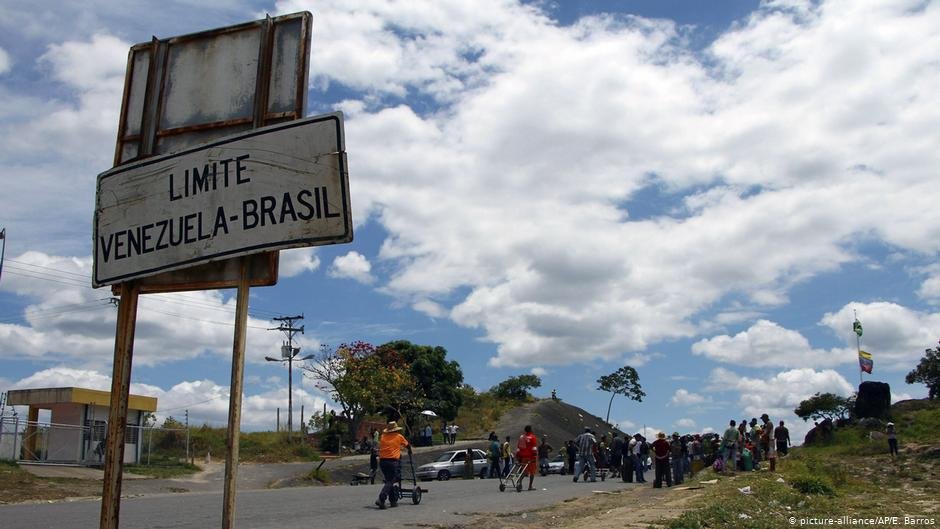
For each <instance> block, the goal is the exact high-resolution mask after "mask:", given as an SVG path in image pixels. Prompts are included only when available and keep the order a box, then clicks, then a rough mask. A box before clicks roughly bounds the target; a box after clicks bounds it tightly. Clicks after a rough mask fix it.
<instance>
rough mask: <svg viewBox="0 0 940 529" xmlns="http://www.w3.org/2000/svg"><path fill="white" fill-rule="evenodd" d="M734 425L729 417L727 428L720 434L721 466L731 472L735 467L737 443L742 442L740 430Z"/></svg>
mask: <svg viewBox="0 0 940 529" xmlns="http://www.w3.org/2000/svg"><path fill="white" fill-rule="evenodd" d="M734 425H735V422H734V419H731V421H730V422H729V423H728V429H727V430H725V434H724V435H723V436H721V454H722V455H721V458H722V460H723V462H724V465H722V468H724V469H725V470H726V471H729V472H733V471H734V469H735V468H736V464H737V451H738V445H739V444H741V445H743V444H744V440H743V439H742V438H741V430H740V429H739V428H735V427H734Z"/></svg>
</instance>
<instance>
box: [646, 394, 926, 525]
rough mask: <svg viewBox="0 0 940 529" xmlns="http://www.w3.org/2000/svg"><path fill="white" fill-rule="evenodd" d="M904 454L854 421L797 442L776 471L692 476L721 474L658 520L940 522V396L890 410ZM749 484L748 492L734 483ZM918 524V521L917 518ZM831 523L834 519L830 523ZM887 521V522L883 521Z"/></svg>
mask: <svg viewBox="0 0 940 529" xmlns="http://www.w3.org/2000/svg"><path fill="white" fill-rule="evenodd" d="M894 413H895V416H894V422H895V423H896V424H897V425H898V438H899V441H900V444H901V455H900V456H899V457H897V458H891V456H890V455H888V450H887V442H886V441H885V440H883V439H875V440H872V439H870V437H869V431H868V430H866V429H864V428H862V427H858V426H851V427H846V428H841V429H838V430H837V431H836V432H835V436H834V439H833V440H832V442H830V443H826V444H823V445H815V446H807V447H800V448H796V449H794V450H792V451H791V452H790V455H789V456H787V457H785V458H781V459H779V460H778V463H777V471H776V472H770V471H768V470H766V468H767V466H766V463H762V470H759V471H755V472H737V473H736V474H735V475H719V474H716V473H715V472H714V471H712V470H710V469H709V470H706V471H704V472H701V473H699V474H697V475H696V476H695V478H694V480H693V483H695V484H697V483H698V482H699V481H705V480H710V479H714V478H718V483H717V484H715V485H705V486H706V487H709V490H708V491H707V493H706V494H704V495H703V496H702V497H701V498H699V499H698V500H696V501H695V503H694V504H693V506H692V508H690V509H688V510H687V511H686V512H685V513H683V514H682V515H681V516H680V517H678V518H676V519H674V520H671V521H668V522H663V523H660V524H659V525H661V526H666V527H669V528H670V529H698V528H705V527H709V528H714V527H721V528H726V527H727V528H731V529H736V528H741V529H744V528H758V529H761V528H772V527H774V528H775V527H798V526H799V525H800V521H801V520H803V521H804V525H807V524H809V523H810V521H811V520H813V519H816V520H820V519H835V520H836V522H835V523H836V524H838V521H839V519H842V518H843V517H847V518H846V519H845V520H844V524H845V525H852V520H853V519H854V520H859V519H878V518H879V517H895V516H896V517H898V518H899V519H900V520H901V522H899V523H904V520H905V516H907V517H911V518H921V519H924V518H928V519H929V518H933V519H934V524H936V523H938V522H940V501H938V498H940V474H938V470H940V465H938V457H937V456H938V453H940V402H937V403H931V404H929V405H926V406H921V407H917V409H904V408H902V409H900V410H894ZM745 487H750V493H749V494H744V493H742V492H741V491H740V490H739V489H742V488H745ZM922 523H923V522H922ZM830 525H832V524H830ZM880 525H881V526H887V525H891V523H890V522H888V523H885V524H880Z"/></svg>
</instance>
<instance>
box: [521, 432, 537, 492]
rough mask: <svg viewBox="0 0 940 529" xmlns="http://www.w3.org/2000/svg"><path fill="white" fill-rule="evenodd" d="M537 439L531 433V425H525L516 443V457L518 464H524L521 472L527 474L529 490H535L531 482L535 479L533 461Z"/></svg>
mask: <svg viewBox="0 0 940 529" xmlns="http://www.w3.org/2000/svg"><path fill="white" fill-rule="evenodd" d="M538 446H539V440H538V438H537V437H536V436H535V434H534V433H532V426H530V425H528V424H527V425H526V427H525V432H524V433H523V434H522V435H521V436H519V442H518V443H516V458H517V459H518V460H519V464H520V465H524V467H523V469H522V472H523V474H528V475H529V490H535V487H533V486H532V482H533V481H535V467H536V464H535V461H536V456H537V455H538V452H537V450H538Z"/></svg>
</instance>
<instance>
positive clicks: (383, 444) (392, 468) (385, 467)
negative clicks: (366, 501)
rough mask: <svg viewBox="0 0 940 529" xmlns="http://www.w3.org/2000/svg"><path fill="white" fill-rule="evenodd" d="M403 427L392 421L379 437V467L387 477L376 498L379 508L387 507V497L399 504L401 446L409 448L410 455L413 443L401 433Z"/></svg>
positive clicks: (389, 500)
mask: <svg viewBox="0 0 940 529" xmlns="http://www.w3.org/2000/svg"><path fill="white" fill-rule="evenodd" d="M401 431H402V427H401V426H398V423H397V422H395V421H391V422H389V423H388V426H386V428H385V429H384V430H382V437H380V438H379V468H380V469H381V470H382V476H383V477H384V478H385V485H383V486H382V491H381V492H379V499H377V500H375V505H376V506H378V508H379V509H384V508H385V498H388V503H389V505H391V506H392V507H397V506H398V490H397V485H398V482H400V481H401V448H402V447H406V448H407V449H408V455H409V456H410V455H411V445H410V444H408V439H405V437H404V436H403V435H402V434H401Z"/></svg>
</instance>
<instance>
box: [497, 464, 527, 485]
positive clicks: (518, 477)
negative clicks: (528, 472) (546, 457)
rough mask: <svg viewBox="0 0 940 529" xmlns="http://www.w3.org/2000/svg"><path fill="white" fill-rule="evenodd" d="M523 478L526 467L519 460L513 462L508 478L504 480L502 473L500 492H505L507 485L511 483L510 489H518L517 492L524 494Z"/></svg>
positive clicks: (500, 476)
mask: <svg viewBox="0 0 940 529" xmlns="http://www.w3.org/2000/svg"><path fill="white" fill-rule="evenodd" d="M523 477H525V465H520V464H519V462H518V460H516V461H513V462H512V467H510V468H509V473H508V474H506V477H505V478H504V477H503V475H502V473H500V475H499V491H500V492H504V491H505V490H506V483H509V488H514V489H516V492H522V478H523Z"/></svg>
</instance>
